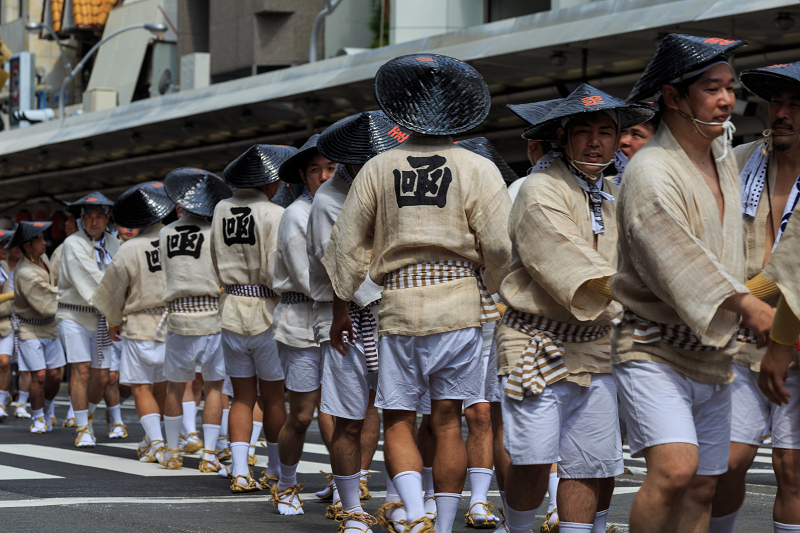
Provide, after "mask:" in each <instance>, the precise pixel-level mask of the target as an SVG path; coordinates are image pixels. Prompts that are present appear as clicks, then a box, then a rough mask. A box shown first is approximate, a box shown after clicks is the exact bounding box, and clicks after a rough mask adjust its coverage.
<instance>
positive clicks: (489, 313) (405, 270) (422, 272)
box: [383, 261, 500, 323]
mask: <svg viewBox="0 0 800 533" xmlns="http://www.w3.org/2000/svg"><path fill="white" fill-rule="evenodd" d="M462 278H475V279H476V280H477V282H478V291H480V293H481V322H482V323H485V322H493V321H495V320H499V319H500V311H498V310H497V306H496V305H495V304H494V300H493V299H492V295H491V294H490V293H489V289H487V288H486V285H484V284H483V278H482V277H481V274H480V272H478V265H476V264H475V263H472V262H469V261H431V262H427V263H418V264H416V265H407V266H404V267H402V268H398V269H397V270H395V271H394V272H389V273H388V274H386V276H385V277H384V279H383V288H384V289H387V290H396V289H407V288H410V287H425V286H429V285H438V284H440V283H447V282H448V281H454V280H457V279H462Z"/></svg>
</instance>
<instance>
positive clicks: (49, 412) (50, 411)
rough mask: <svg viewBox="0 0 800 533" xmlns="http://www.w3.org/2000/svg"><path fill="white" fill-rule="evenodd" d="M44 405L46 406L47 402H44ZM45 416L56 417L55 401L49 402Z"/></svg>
mask: <svg viewBox="0 0 800 533" xmlns="http://www.w3.org/2000/svg"><path fill="white" fill-rule="evenodd" d="M45 404H47V401H45ZM47 415H48V416H56V401H55V400H50V405H49V406H48V408H47Z"/></svg>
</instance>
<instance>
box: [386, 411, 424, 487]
mask: <svg viewBox="0 0 800 533" xmlns="http://www.w3.org/2000/svg"><path fill="white" fill-rule="evenodd" d="M416 421H417V413H415V412H413V411H396V410H388V409H387V410H384V411H383V424H384V426H383V432H384V437H383V438H384V446H383V454H384V457H385V458H386V468H387V469H388V470H389V474H390V475H391V476H392V477H394V476H396V475H397V474H399V473H400V472H409V471H414V472H420V473H422V456H421V455H420V453H419V450H417V447H416V446H415V443H414V433H415V426H416Z"/></svg>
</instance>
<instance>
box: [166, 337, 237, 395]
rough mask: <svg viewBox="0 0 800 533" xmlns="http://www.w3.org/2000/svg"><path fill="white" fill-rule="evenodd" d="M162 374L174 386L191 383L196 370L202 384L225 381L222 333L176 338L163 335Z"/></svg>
mask: <svg viewBox="0 0 800 533" xmlns="http://www.w3.org/2000/svg"><path fill="white" fill-rule="evenodd" d="M166 345H167V348H166V357H165V359H164V375H166V377H167V380H169V381H172V382H174V383H189V382H190V381H194V380H195V377H196V376H195V374H196V373H197V369H198V368H200V371H199V372H200V373H201V374H203V380H204V381H221V380H223V379H225V358H224V357H223V356H222V334H220V333H214V334H211V335H179V334H177V333H169V332H168V333H167V342H166Z"/></svg>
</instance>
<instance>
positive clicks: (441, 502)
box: [434, 492, 461, 533]
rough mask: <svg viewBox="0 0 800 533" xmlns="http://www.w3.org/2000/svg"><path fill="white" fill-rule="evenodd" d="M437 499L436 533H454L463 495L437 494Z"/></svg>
mask: <svg viewBox="0 0 800 533" xmlns="http://www.w3.org/2000/svg"><path fill="white" fill-rule="evenodd" d="M434 496H435V497H436V524H434V531H435V532H436V533H450V532H451V531H453V522H454V521H455V519H456V515H457V514H458V504H459V503H461V494H451V493H449V492H437V493H436V494H435V495H434Z"/></svg>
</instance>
